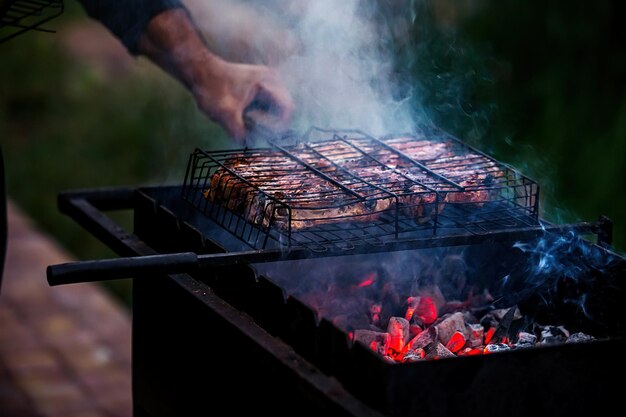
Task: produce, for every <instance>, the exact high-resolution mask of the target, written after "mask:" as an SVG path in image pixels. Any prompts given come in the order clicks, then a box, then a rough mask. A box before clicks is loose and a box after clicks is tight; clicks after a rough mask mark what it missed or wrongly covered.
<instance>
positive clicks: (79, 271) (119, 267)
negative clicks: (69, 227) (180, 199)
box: [46, 252, 198, 286]
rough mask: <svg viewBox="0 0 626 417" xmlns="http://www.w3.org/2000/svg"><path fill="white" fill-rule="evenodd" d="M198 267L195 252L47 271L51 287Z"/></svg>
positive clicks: (63, 266) (79, 264)
mask: <svg viewBox="0 0 626 417" xmlns="http://www.w3.org/2000/svg"><path fill="white" fill-rule="evenodd" d="M197 265H198V255H196V254H195V253H193V252H184V253H171V254H163V255H148V256H136V257H129V258H115V259H102V260H94V261H82V262H69V263H64V264H58V265H50V266H48V268H47V269H46V275H47V277H48V284H49V285H50V286H55V285H64V284H75V283H79V282H94V281H106V280H114V279H121V278H130V277H136V276H139V275H146V274H157V273H158V274H163V273H166V274H170V273H184V272H190V271H192V270H193V269H195V268H196V267H197Z"/></svg>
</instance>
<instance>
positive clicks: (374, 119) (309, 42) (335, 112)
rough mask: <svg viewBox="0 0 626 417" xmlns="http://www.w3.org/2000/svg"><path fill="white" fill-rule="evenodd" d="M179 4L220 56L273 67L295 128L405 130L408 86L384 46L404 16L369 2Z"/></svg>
mask: <svg viewBox="0 0 626 417" xmlns="http://www.w3.org/2000/svg"><path fill="white" fill-rule="evenodd" d="M392 3H394V2H392ZM405 3H406V2H402V4H404V6H405V8H406V11H410V10H409V9H410V5H409V4H405ZM187 5H188V7H189V8H190V10H191V12H192V15H193V16H194V19H195V20H196V22H197V24H198V26H199V27H200V28H201V30H203V32H204V33H205V36H206V38H207V39H208V40H209V44H210V45H211V46H212V47H213V49H214V50H216V51H217V52H218V53H219V54H220V55H222V56H224V57H225V58H227V59H231V60H235V61H246V62H254V63H264V64H269V65H272V66H275V67H276V68H278V70H279V72H280V73H281V75H282V77H283V79H284V82H285V84H286V85H287V87H288V89H289V90H290V92H291V93H292V95H293V97H294V100H295V102H296V107H297V110H296V114H295V116H294V127H295V128H296V129H298V130H305V129H307V128H309V127H310V126H318V127H322V128H336V129H360V130H363V131H366V132H368V133H371V134H383V133H391V132H404V131H410V130H413V128H414V122H415V120H414V114H415V112H414V111H413V110H412V107H413V106H412V103H414V101H415V100H413V97H412V91H411V90H410V88H407V86H406V85H404V86H402V87H401V86H400V85H399V79H398V78H397V77H396V74H395V61H394V51H393V48H392V47H390V46H392V45H393V44H394V37H397V36H398V31H399V28H405V29H407V28H408V27H409V26H408V24H407V21H408V20H409V19H411V16H410V13H405V14H404V15H402V16H401V17H397V18H394V19H392V21H390V20H389V19H381V18H380V15H379V13H378V12H379V8H380V7H381V6H380V5H379V2H376V1H374V0H344V1H340V2H339V1H335V0H315V1H292V0H263V1H256V2H242V1H224V0H220V1H215V0H211V1H201V0H195V1H191V0H188V1H187ZM402 22H404V23H402ZM390 23H392V24H393V25H394V27H393V28H390V26H389V25H390Z"/></svg>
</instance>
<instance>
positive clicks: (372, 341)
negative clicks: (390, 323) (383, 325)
mask: <svg viewBox="0 0 626 417" xmlns="http://www.w3.org/2000/svg"><path fill="white" fill-rule="evenodd" d="M389 340H390V337H389V333H382V332H374V331H371V330H362V329H359V330H355V331H354V341H355V342H361V343H363V344H364V345H365V346H367V347H368V348H370V349H372V350H373V351H374V352H378V353H380V354H381V355H386V354H387V350H388V349H389Z"/></svg>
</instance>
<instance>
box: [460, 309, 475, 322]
mask: <svg viewBox="0 0 626 417" xmlns="http://www.w3.org/2000/svg"><path fill="white" fill-rule="evenodd" d="M463 320H465V323H467V324H476V323H478V319H477V318H476V316H475V315H473V314H472V312H471V311H469V310H465V311H463Z"/></svg>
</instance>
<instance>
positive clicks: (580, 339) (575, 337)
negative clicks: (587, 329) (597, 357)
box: [565, 332, 595, 343]
mask: <svg viewBox="0 0 626 417" xmlns="http://www.w3.org/2000/svg"><path fill="white" fill-rule="evenodd" d="M592 340H595V337H593V336H589V335H588V334H585V333H582V332H578V333H574V334H572V335H571V336H570V337H568V338H567V341H566V342H565V343H584V342H591V341H592Z"/></svg>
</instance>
